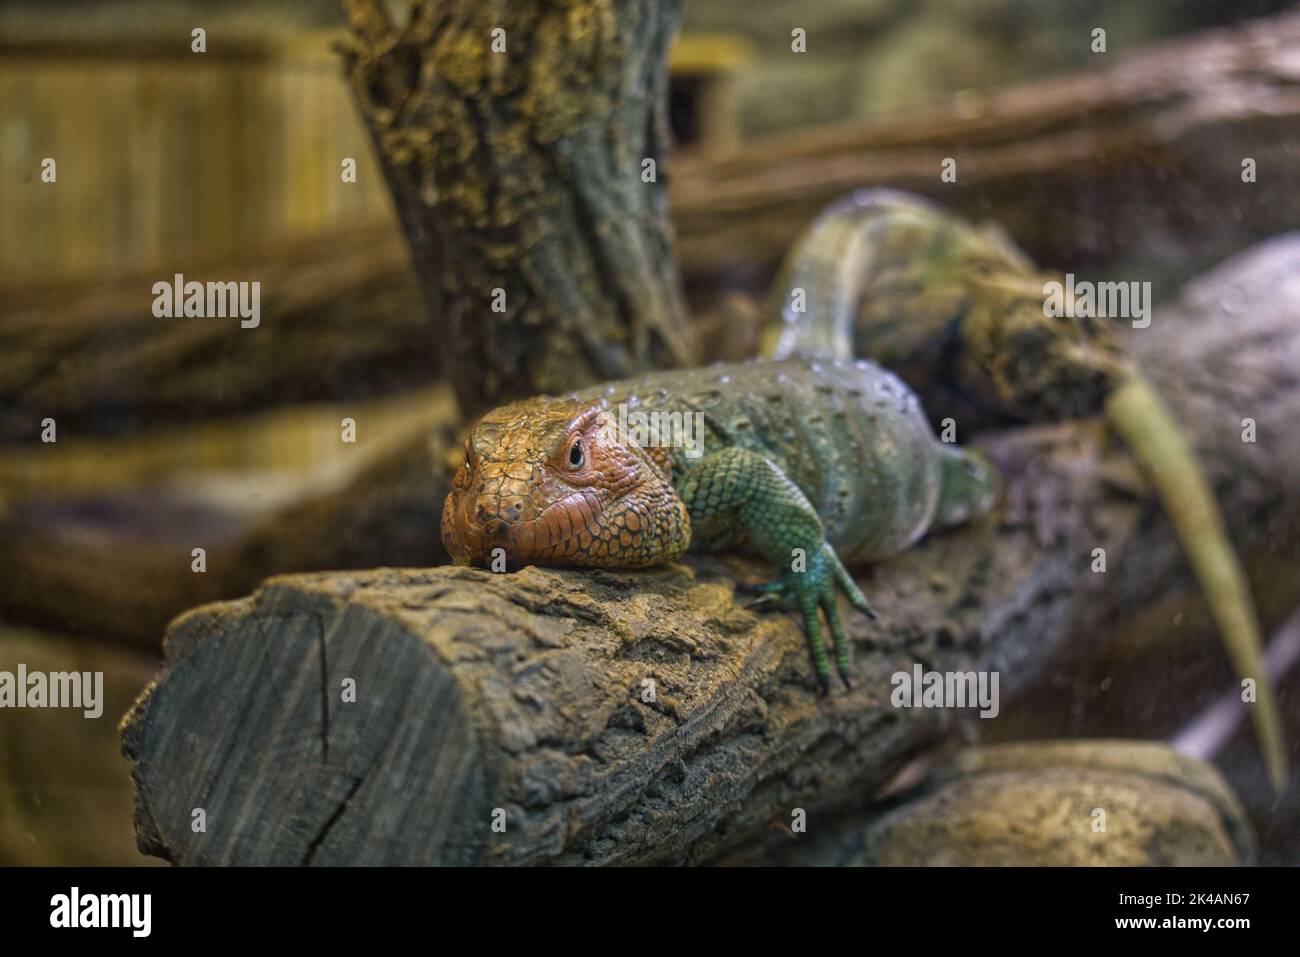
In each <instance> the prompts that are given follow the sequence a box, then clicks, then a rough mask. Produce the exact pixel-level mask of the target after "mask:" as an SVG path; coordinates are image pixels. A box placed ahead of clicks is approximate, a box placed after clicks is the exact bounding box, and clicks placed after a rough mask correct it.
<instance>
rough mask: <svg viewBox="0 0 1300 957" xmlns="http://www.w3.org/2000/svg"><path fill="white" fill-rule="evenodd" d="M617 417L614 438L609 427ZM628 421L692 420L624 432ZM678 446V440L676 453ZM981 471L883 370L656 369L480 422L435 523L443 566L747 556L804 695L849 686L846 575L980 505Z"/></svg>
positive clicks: (850, 586)
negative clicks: (787, 618)
mask: <svg viewBox="0 0 1300 957" xmlns="http://www.w3.org/2000/svg"><path fill="white" fill-rule="evenodd" d="M620 411H621V412H622V413H623V418H622V421H627V422H628V424H629V426H630V427H629V428H627V429H626V430H624V429H620V427H619V423H620ZM636 415H644V416H647V418H649V417H650V416H652V415H658V416H659V417H660V421H665V422H682V423H689V424H691V425H694V424H695V423H697V422H698V423H699V428H700V431H699V433H698V434H695V433H692V432H689V431H688V432H685V433H682V432H681V430H678V431H677V432H676V433H674V432H673V430H672V429H670V428H667V427H665V428H663V429H661V430H660V432H659V434H657V435H656V434H648V433H645V432H642V431H639V430H638V429H637V425H638V422H637V420H636V419H635V416H636ZM684 439H685V440H693V441H690V442H686V441H682V440H684ZM993 488H994V480H993V478H992V475H991V473H990V471H989V469H988V467H987V466H986V465H985V464H984V463H982V462H981V461H980V460H979V459H977V458H975V457H973V456H970V455H968V454H967V453H965V452H963V451H962V450H960V449H957V448H955V447H952V446H947V445H944V444H943V443H941V442H939V441H938V440H937V439H936V438H935V437H934V433H933V432H932V431H931V430H930V425H929V422H928V420H927V419H926V417H925V415H924V413H923V412H922V411H921V408H920V404H919V403H918V402H917V400H916V397H915V396H914V395H913V394H912V392H911V390H909V389H908V388H907V387H906V386H905V385H903V383H902V382H901V381H900V380H899V379H898V378H897V377H896V376H894V375H893V374H892V373H889V372H886V371H885V370H883V369H881V368H879V367H878V366H876V365H874V364H872V363H870V362H865V361H859V362H853V363H849V362H840V361H830V362H823V363H816V362H804V361H797V360H796V361H790V362H776V363H772V362H753V363H747V364H744V365H733V366H715V367H713V368H709V369H694V370H686V371H680V372H662V373H655V374H651V375H647V376H644V377H642V378H639V379H634V380H628V381H625V382H620V383H615V384H613V385H609V386H605V387H602V388H599V389H594V390H589V391H587V392H583V393H575V394H573V395H571V396H569V397H567V398H564V399H550V398H540V399H530V400H528V401H525V402H518V403H515V404H513V405H509V406H504V407H503V408H500V409H497V410H495V411H494V412H491V413H489V414H488V415H487V416H485V417H484V418H483V419H482V420H481V421H480V422H479V423H478V424H477V425H476V426H475V427H474V429H473V431H472V432H471V434H470V437H469V439H468V441H467V442H466V458H465V461H464V463H463V464H462V465H461V467H460V469H459V470H458V471H457V473H456V478H455V480H454V483H453V487H452V491H451V494H450V495H449V496H448V497H447V503H446V506H445V507H444V510H443V520H442V533H443V541H444V543H445V544H446V546H447V550H448V552H449V553H450V554H451V555H452V557H453V558H454V559H456V560H457V561H459V562H474V561H483V562H490V561H491V560H492V558H493V557H494V554H493V553H494V550H495V549H497V548H500V549H501V550H502V551H501V552H500V553H498V554H499V555H500V556H501V557H504V558H505V559H506V562H507V563H508V564H509V565H511V566H518V565H523V564H528V563H543V564H563V565H578V566H627V567H636V566H643V565H650V564H656V563H659V562H667V561H671V560H673V559H675V558H677V557H678V556H680V555H681V554H682V553H683V552H684V551H686V550H687V549H690V550H693V551H712V550H718V549H728V548H734V547H738V546H742V545H743V546H745V547H748V548H750V549H752V550H754V551H757V552H758V553H759V554H761V555H763V556H765V557H767V558H769V559H771V560H772V561H774V562H776V563H778V564H779V566H780V567H781V569H782V571H781V574H780V577H779V578H778V579H777V580H776V581H774V582H772V583H771V584H769V585H767V586H764V587H763V588H762V589H761V591H762V592H763V595H764V599H763V600H765V601H769V602H771V603H773V604H775V605H776V606H778V607H782V608H792V609H796V610H798V611H800V612H801V613H802V615H803V619H804V625H805V631H806V634H807V637H808V644H809V650H810V654H811V657H812V662H813V667H814V670H815V672H816V675H817V684H818V688H819V690H820V691H821V692H822V693H825V692H826V691H827V690H828V687H829V675H830V665H829V661H828V658H827V654H826V649H825V645H824V643H823V640H822V626H821V621H820V616H819V614H818V611H819V609H820V611H821V612H822V613H823V614H824V615H825V617H826V623H827V625H828V626H829V629H830V633H831V636H832V638H833V640H834V644H835V653H836V665H837V668H838V671H839V674H840V676H841V678H842V679H843V680H844V682H845V684H848V683H849V681H850V661H849V650H848V646H849V643H848V638H847V635H846V634H845V630H844V626H843V623H842V621H841V619H840V616H839V612H838V610H837V608H836V604H835V598H836V590H837V588H838V589H839V590H842V591H843V592H844V593H845V595H846V596H847V597H848V599H849V601H850V602H851V603H852V604H853V605H854V606H855V607H857V608H859V609H860V610H862V611H864V612H867V613H869V614H870V613H871V609H870V607H869V605H868V604H867V600H866V598H865V597H864V596H863V595H862V593H861V591H859V590H858V587H857V586H856V585H855V584H854V582H853V579H852V578H851V577H850V576H849V574H848V572H847V571H846V570H845V568H844V565H843V564H842V562H841V556H842V557H843V559H844V560H845V561H850V562H857V561H868V560H873V559H878V558H883V557H885V556H888V555H892V554H895V553H897V552H899V551H902V550H903V549H906V548H907V547H909V546H910V545H912V544H913V543H914V542H915V541H916V540H917V539H919V538H920V537H921V536H922V535H924V534H925V533H926V532H927V531H929V530H931V529H932V528H936V527H942V526H944V525H946V524H955V523H957V522H960V521H965V520H967V519H969V518H971V517H973V516H975V515H979V514H982V513H983V512H984V511H986V510H987V509H988V508H989V507H990V506H991V504H992V500H993Z"/></svg>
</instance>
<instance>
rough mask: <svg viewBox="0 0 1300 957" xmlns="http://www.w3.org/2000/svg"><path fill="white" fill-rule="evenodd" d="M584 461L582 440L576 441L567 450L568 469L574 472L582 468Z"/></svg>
mask: <svg viewBox="0 0 1300 957" xmlns="http://www.w3.org/2000/svg"><path fill="white" fill-rule="evenodd" d="M585 461H586V458H585V457H584V456H583V453H582V439H578V440H577V441H575V442H574V443H573V445H572V446H570V448H569V468H571V469H574V470H575V471H576V470H577V469H580V468H582V463H583V462H585Z"/></svg>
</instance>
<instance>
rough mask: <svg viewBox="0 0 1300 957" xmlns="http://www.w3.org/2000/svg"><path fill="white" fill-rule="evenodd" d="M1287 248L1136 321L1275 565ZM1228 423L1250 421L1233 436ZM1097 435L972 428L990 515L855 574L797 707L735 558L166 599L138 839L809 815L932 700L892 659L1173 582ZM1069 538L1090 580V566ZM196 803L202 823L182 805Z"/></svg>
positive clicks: (642, 832) (1265, 251)
mask: <svg viewBox="0 0 1300 957" xmlns="http://www.w3.org/2000/svg"><path fill="white" fill-rule="evenodd" d="M1298 264H1300V240H1297V239H1295V238H1291V239H1287V240H1278V241H1276V242H1274V243H1271V244H1268V245H1266V246H1264V247H1262V248H1261V249H1259V250H1256V251H1254V252H1252V253H1251V254H1249V255H1246V256H1243V257H1241V258H1240V259H1238V260H1236V261H1233V262H1229V263H1227V264H1225V265H1224V266H1223V267H1222V268H1221V269H1220V270H1218V271H1217V272H1216V273H1215V274H1214V275H1212V276H1209V277H1206V278H1205V280H1203V281H1202V282H1201V283H1198V284H1195V285H1193V286H1192V287H1191V288H1189V290H1188V293H1187V297H1186V299H1185V300H1184V302H1183V303H1182V304H1180V306H1179V307H1177V308H1176V309H1170V310H1163V311H1160V312H1158V313H1157V314H1156V316H1155V318H1154V320H1153V322H1152V325H1151V327H1150V328H1149V329H1147V330H1144V331H1143V332H1142V333H1140V334H1135V336H1134V339H1135V341H1134V347H1135V351H1136V352H1138V353H1139V356H1140V358H1141V359H1142V360H1143V364H1144V366H1145V368H1146V371H1147V373H1148V374H1149V375H1150V376H1151V377H1152V378H1153V379H1154V380H1155V382H1156V383H1157V384H1158V385H1159V386H1160V387H1161V390H1162V391H1163V392H1164V394H1165V396H1166V398H1167V400H1168V401H1169V404H1170V406H1171V407H1172V408H1173V409H1174V410H1175V411H1176V413H1177V414H1178V415H1179V417H1180V418H1181V419H1182V421H1183V424H1184V426H1185V427H1186V429H1187V431H1188V433H1189V436H1190V438H1191V440H1192V442H1193V445H1194V447H1195V448H1196V450H1197V452H1198V454H1199V456H1200V458H1201V460H1202V462H1204V463H1205V465H1206V467H1207V471H1208V473H1209V477H1210V480H1211V482H1212V484H1213V485H1214V487H1215V489H1216V491H1217V492H1218V494H1219V496H1220V501H1221V502H1222V503H1223V507H1224V510H1225V513H1226V514H1227V515H1228V516H1229V518H1230V522H1229V532H1230V534H1231V536H1232V538H1233V541H1234V544H1235V545H1236V546H1237V547H1238V548H1239V549H1241V550H1242V552H1243V553H1245V554H1246V555H1247V557H1248V558H1249V557H1251V556H1252V555H1255V554H1270V555H1272V556H1273V557H1274V558H1275V559H1277V560H1280V561H1285V562H1287V563H1289V566H1288V567H1289V568H1291V569H1292V570H1293V572H1294V569H1296V568H1297V567H1300V548H1297V541H1300V534H1298V533H1300V515H1297V508H1298V506H1300V503H1297V501H1296V500H1295V495H1294V491H1293V490H1294V489H1295V488H1297V487H1300V436H1297V435H1296V434H1295V431H1294V429H1291V428H1290V423H1291V422H1293V421H1294V420H1295V419H1296V417H1297V416H1300V383H1297V381H1296V379H1295V374H1294V370H1295V368H1297V367H1298V364H1300V331H1298V330H1300V326H1297V324H1296V323H1295V321H1294V317H1295V314H1296V312H1295V310H1296V300H1295V298H1294V297H1293V296H1290V295H1288V290H1289V289H1290V288H1291V286H1289V285H1288V282H1287V277H1289V276H1292V275H1294V274H1295V271H1296V267H1297V265H1298ZM1225 303H1228V305H1229V308H1230V309H1231V312H1230V313H1228V314H1225V312H1224V311H1223V310H1224V308H1225ZM1225 315H1230V316H1231V320H1230V321H1225ZM1243 415H1250V416H1252V417H1254V418H1256V420H1257V428H1258V434H1259V436H1260V437H1261V438H1260V440H1259V441H1258V442H1257V443H1255V444H1253V445H1244V444H1243V443H1242V441H1241V422H1240V419H1241V417H1242V416H1243ZM1103 434H1104V433H1103V430H1102V429H1101V428H1100V427H1099V426H1098V425H1096V424H1095V423H1087V422H1079V423H1071V424H1065V425H1061V426H1056V427H1049V428H1037V429H1020V430H1012V431H1008V432H1004V433H1000V434H994V435H986V436H984V437H982V438H981V439H979V440H977V444H978V445H980V446H981V447H983V448H985V449H986V451H988V452H989V453H990V455H991V456H992V457H993V459H994V460H995V462H996V463H997V465H998V466H999V468H1000V469H1001V471H1002V474H1003V477H1004V480H1005V486H1006V492H1005V496H1004V500H1003V502H1002V504H1001V506H1000V508H999V510H998V512H997V513H996V514H995V516H993V517H991V518H989V519H986V520H984V521H983V522H981V523H979V524H977V525H975V526H973V527H971V528H967V529H963V530H959V531H956V532H954V533H950V534H944V535H935V536H932V537H930V538H929V539H927V540H926V541H924V542H922V543H921V545H920V546H919V547H917V548H915V549H914V550H912V551H909V552H908V553H906V554H904V555H901V556H898V557H896V558H894V559H891V560H889V561H887V562H884V563H881V564H879V565H877V566H875V567H873V568H872V569H871V570H870V572H869V573H868V574H866V575H865V576H863V577H862V578H861V581H862V584H863V588H864V590H865V591H866V592H867V594H868V595H870V596H871V597H872V599H873V602H874V604H875V605H876V607H877V608H879V609H880V611H881V612H882V615H883V620H882V621H881V622H879V623H876V624H873V623H870V622H867V621H866V620H864V619H863V618H861V616H856V615H854V616H851V621H850V631H851V634H852V637H853V640H854V643H855V649H854V650H855V662H856V665H855V667H856V669H857V679H858V681H857V690H855V691H853V692H843V691H839V692H837V693H835V694H834V695H833V696H832V697H831V698H830V699H829V700H828V701H824V702H822V701H819V700H818V699H817V698H815V697H814V696H813V694H812V693H811V691H810V682H809V679H808V665H807V656H806V651H805V647H804V640H803V637H802V633H801V631H800V629H799V628H798V626H797V624H796V622H795V621H794V620H793V619H792V618H789V617H786V616H782V615H771V614H762V615H760V614H755V613H754V612H752V611H749V610H747V609H745V608H742V607H739V606H738V605H737V603H736V601H735V598H734V596H733V583H734V581H735V580H736V578H737V577H739V578H741V579H743V580H746V581H757V580H760V579H762V578H763V577H765V576H766V575H767V574H768V573H770V569H764V568H762V567H761V566H757V565H755V564H753V563H750V562H747V561H745V560H741V559H735V558H694V557H693V558H691V559H690V560H689V561H687V562H686V563H684V564H683V565H674V566H668V567H666V568H662V569H656V570H651V571H648V572H644V573H631V572H581V571H567V570H550V569H536V568H529V569H525V570H523V571H521V572H519V573H517V574H514V575H493V574H490V573H487V572H482V571H475V570H470V569H462V568H439V569H433V570H423V571H418V570H397V571H394V570H378V571H371V572H360V573H355V574H349V573H340V574H327V575H303V576H292V577H288V578H280V579H275V580H273V581H272V582H270V583H268V584H267V585H266V586H265V587H263V588H262V589H261V590H259V591H258V592H257V593H256V594H255V595H254V596H253V597H251V598H248V599H243V600H241V601H238V602H233V603H229V604H225V605H215V606H209V607H207V608H203V609H199V610H197V611H195V612H192V613H190V614H189V615H187V616H186V617H184V618H182V619H181V620H180V621H179V622H178V623H177V624H176V625H175V626H174V627H173V629H172V631H171V633H170V635H169V637H168V639H167V647H166V656H167V663H166V667H165V669H164V671H163V674H162V676H161V678H160V680H159V681H158V683H157V684H156V685H155V686H154V687H153V688H152V690H151V691H150V693H149V694H148V695H146V696H145V697H144V698H142V700H141V701H140V703H139V705H138V707H137V708H136V710H135V711H134V712H133V713H132V715H131V716H130V717H129V718H128V719H127V721H126V723H125V748H126V752H127V754H128V756H129V757H131V759H132V760H133V761H134V762H135V771H134V774H135V781H136V787H137V796H138V802H139V803H138V807H139V814H138V822H137V824H138V829H139V836H140V840H141V844H142V847H144V848H145V849H146V850H148V851H150V852H151V853H157V854H161V855H163V856H165V857H168V858H169V859H171V860H175V861H178V862H183V863H207V862H270V861H276V862H296V863H301V862H308V861H310V862H314V863H328V862H342V861H351V862H369V863H375V862H380V861H383V862H389V863H393V862H406V863H414V862H421V863H434V862H458V863H512V864H517V863H538V862H551V863H577V862H588V863H632V862H669V861H671V862H683V861H703V860H711V859H714V858H715V857H717V856H718V855H722V854H725V853H727V852H728V851H729V850H732V849H734V848H736V847H738V846H739V845H741V844H743V843H745V842H746V841H748V840H750V839H752V838H753V836H754V835H755V834H756V833H759V832H761V831H762V830H763V829H764V828H766V827H769V826H776V825H788V824H789V823H790V821H791V814H792V813H793V812H794V810H795V809H797V808H803V809H805V810H806V811H808V812H809V813H810V814H812V815H816V816H817V819H818V821H820V822H823V823H824V822H828V821H832V820H834V819H835V818H836V817H837V816H839V815H843V814H844V813H846V812H847V811H848V810H850V809H853V808H855V807H860V806H861V803H862V795H863V794H864V793H869V792H870V791H871V790H873V789H874V788H876V787H878V786H880V785H882V784H883V783H885V782H886V781H887V780H888V779H889V777H890V776H891V774H892V773H893V772H894V771H895V770H896V769H897V768H898V767H899V766H900V764H901V763H902V762H904V761H905V760H906V759H907V757H908V756H909V755H910V754H912V753H914V752H916V751H917V750H918V749H921V748H923V747H925V746H927V745H929V744H931V743H932V742H933V741H934V740H935V738H936V737H938V736H940V735H941V734H942V731H943V728H944V726H945V723H946V722H947V721H948V720H949V719H950V718H951V713H943V712H936V711H928V710H924V709H920V710H909V709H902V710H900V709H896V708H894V707H892V705H891V703H890V692H891V684H890V677H891V675H892V674H894V673H895V672H897V671H910V670H911V669H912V667H913V666H914V665H916V664H920V665H921V666H922V667H923V669H924V670H938V671H968V670H991V671H997V672H998V673H999V674H1000V683H1001V694H1002V696H1003V701H1008V700H1010V699H1013V698H1014V697H1015V696H1016V695H1017V694H1018V693H1019V691H1020V690H1022V689H1024V688H1026V687H1028V686H1029V685H1030V684H1031V682H1032V681H1033V678H1034V676H1035V675H1036V674H1037V673H1038V672H1040V671H1041V670H1042V668H1043V666H1044V665H1045V664H1046V663H1047V662H1048V661H1049V660H1051V658H1052V655H1053V653H1054V651H1055V650H1056V649H1057V648H1058V647H1060V646H1062V645H1065V644H1070V645H1074V646H1081V645H1086V644H1087V643H1088V642H1092V641H1095V640H1097V638H1099V637H1100V636H1101V635H1103V634H1105V633H1107V632H1109V631H1112V630H1113V629H1114V628H1115V627H1116V626H1117V625H1118V624H1119V623H1121V622H1122V621H1124V620H1125V619H1126V618H1129V617H1132V616H1133V615H1134V614H1140V612H1141V609H1143V608H1144V607H1145V606H1147V605H1149V604H1150V603H1151V602H1153V601H1154V600H1155V599H1156V598H1158V597H1160V596H1163V595H1167V594H1168V593H1169V592H1170V590H1171V589H1179V588H1181V589H1183V590H1185V591H1187V592H1188V593H1194V591H1195V586H1194V585H1193V584H1192V583H1191V579H1190V575H1189V574H1188V573H1187V571H1186V569H1185V565H1184V563H1183V560H1182V557H1181V555H1180V554H1179V552H1178V549H1177V545H1176V543H1175V542H1174V541H1173V538H1172V535H1171V534H1170V533H1169V531H1168V529H1167V527H1166V525H1165V523H1164V521H1163V518H1162V516H1161V515H1160V512H1159V509H1158V507H1157V506H1156V505H1155V504H1154V503H1153V502H1152V501H1151V500H1150V499H1149V498H1148V497H1146V496H1145V494H1143V493H1142V491H1141V489H1140V487H1137V486H1133V485H1132V484H1131V481H1130V479H1129V477H1128V475H1129V472H1131V470H1129V472H1126V469H1125V464H1126V462H1127V458H1126V455H1125V453H1124V452H1123V450H1122V449H1119V448H1117V447H1116V446H1115V443H1113V442H1107V443H1103V442H1102V439H1103ZM1247 517H1248V520H1247ZM1098 547H1100V548H1104V549H1105V550H1106V552H1107V556H1108V569H1109V571H1108V573H1107V574H1105V575H1100V574H1094V573H1093V572H1092V571H1091V564H1092V550H1093V549H1094V548H1098ZM1275 567H1276V566H1275ZM1289 581H1290V587H1291V589H1292V591H1293V592H1295V591H1296V590H1297V589H1300V576H1297V575H1295V574H1294V573H1292V574H1291V575H1290V576H1289ZM1291 597H1292V599H1293V601H1294V600H1295V599H1300V595H1296V594H1293V595H1292V596H1291ZM1268 625H1269V622H1268V621H1266V622H1265V626H1266V627H1267V626H1268ZM1164 627H1172V626H1170V625H1169V624H1168V623H1166V624H1165V626H1164ZM1228 675H1229V672H1228V669H1227V666H1226V663H1225V665H1224V676H1225V680H1227V679H1228ZM346 679H352V680H354V681H355V682H356V689H357V697H356V700H355V702H345V701H343V700H342V694H343V689H344V681H345V680H346ZM647 679H649V680H653V681H654V689H655V701H653V702H648V701H644V700H642V694H643V692H644V691H646V690H647V686H646V685H645V684H644V683H643V682H645V681H646V680H647ZM231 695H234V697H233V698H232V697H231ZM273 756H274V760H272V757H273ZM273 768H274V770H272V769H273ZM195 807H204V808H205V809H207V812H208V830H207V831H206V832H205V833H201V834H196V833H194V832H193V831H192V830H191V828H190V826H189V820H190V814H191V812H192V810H193V808H195ZM498 808H500V809H501V811H502V813H503V814H504V820H505V831H504V832H496V831H493V830H492V823H493V819H494V817H493V815H494V813H495V809H498ZM822 815H825V817H822ZM818 826H822V824H819V825H818ZM827 826H829V825H827Z"/></svg>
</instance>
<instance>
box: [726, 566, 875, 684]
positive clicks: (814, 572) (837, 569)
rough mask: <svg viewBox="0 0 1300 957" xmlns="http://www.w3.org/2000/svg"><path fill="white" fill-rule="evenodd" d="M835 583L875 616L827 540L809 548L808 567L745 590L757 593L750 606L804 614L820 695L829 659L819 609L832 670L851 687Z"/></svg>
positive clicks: (827, 676)
mask: <svg viewBox="0 0 1300 957" xmlns="http://www.w3.org/2000/svg"><path fill="white" fill-rule="evenodd" d="M837 585H838V586H839V588H841V589H843V591H844V593H845V595H846V596H847V597H848V599H849V602H850V603H851V604H852V605H853V607H855V608H857V609H859V610H860V611H862V612H864V613H865V614H867V615H869V616H870V617H871V618H873V619H874V618H876V617H877V616H876V613H875V612H874V611H873V610H872V608H871V605H870V604H868V602H867V598H866V596H865V595H863V594H862V591H861V589H859V588H858V586H857V584H856V583H855V582H854V581H853V579H852V578H851V577H850V576H849V573H848V571H846V570H845V568H844V565H843V564H842V563H841V562H840V559H839V556H838V555H836V554H835V550H834V549H833V548H831V546H830V545H829V544H826V543H823V545H822V547H821V548H820V549H815V550H812V551H811V553H810V554H809V560H808V567H807V568H806V569H805V570H803V571H793V570H791V571H787V572H785V573H783V574H782V576H781V578H780V579H779V580H778V581H774V582H769V583H767V584H765V585H759V586H756V587H754V588H752V589H748V590H750V591H754V592H757V593H759V598H758V599H757V600H756V601H754V602H753V603H752V605H751V607H756V606H758V605H760V604H767V605H769V606H770V607H777V608H784V609H798V610H799V612H800V613H801V614H802V615H803V623H804V634H806V635H807V636H808V651H809V653H810V654H811V656H812V662H813V669H814V671H815V672H816V675H817V690H818V692H819V693H820V694H822V695H823V696H824V695H826V694H828V693H829V692H830V662H829V660H828V659H827V655H826V646H825V644H824V643H823V641H822V623H821V615H819V614H818V612H819V610H820V612H821V613H822V614H824V615H825V616H826V623H827V625H828V626H829V627H830V631H831V640H832V641H833V642H834V644H835V669H836V671H838V672H839V675H840V680H841V681H843V682H844V686H845V687H846V688H850V689H851V688H852V687H853V682H852V678H851V674H850V664H849V637H848V634H847V632H846V631H845V630H844V622H843V621H842V620H841V618H840V612H839V608H838V607H837V606H836V603H835V597H836V596H835V592H836V586H837Z"/></svg>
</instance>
